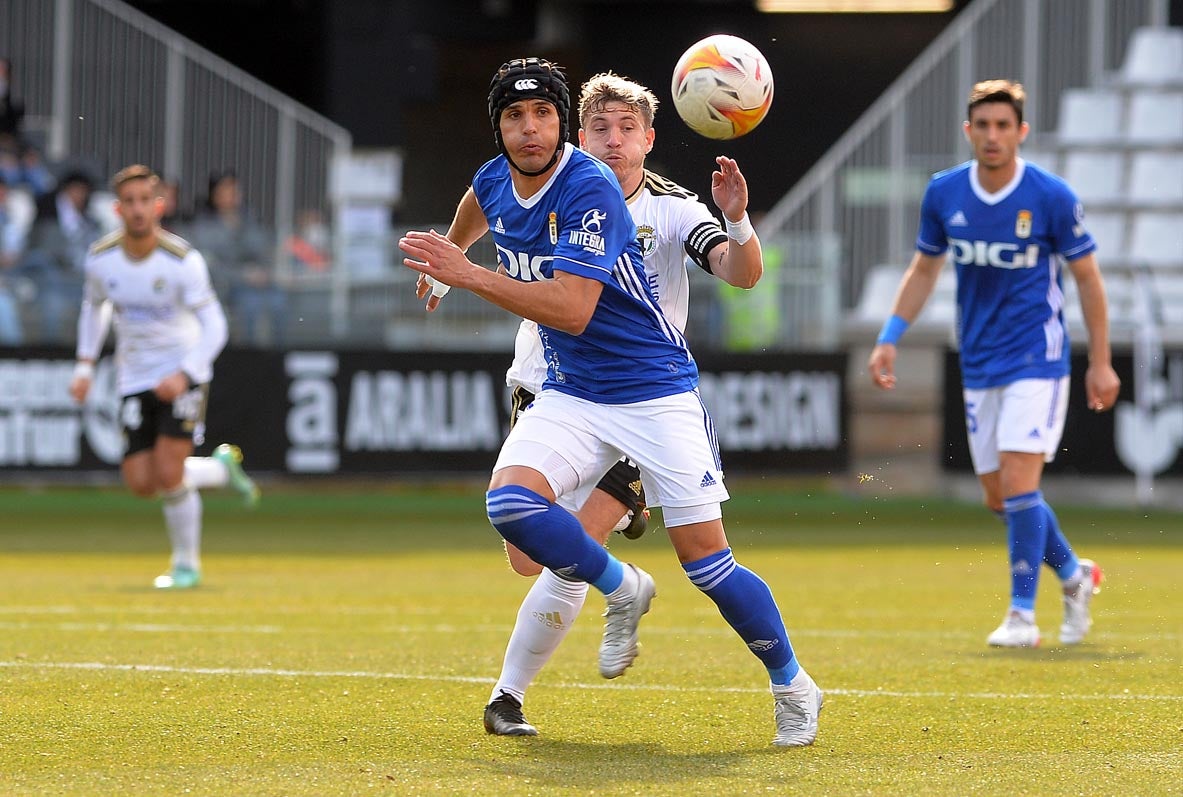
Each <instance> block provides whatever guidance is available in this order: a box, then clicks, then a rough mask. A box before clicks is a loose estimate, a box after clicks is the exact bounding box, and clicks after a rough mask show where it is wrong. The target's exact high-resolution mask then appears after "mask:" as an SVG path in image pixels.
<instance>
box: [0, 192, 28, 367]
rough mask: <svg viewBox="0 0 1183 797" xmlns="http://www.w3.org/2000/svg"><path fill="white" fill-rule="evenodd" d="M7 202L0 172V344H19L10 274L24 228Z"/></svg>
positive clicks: (22, 242) (17, 312)
mask: <svg viewBox="0 0 1183 797" xmlns="http://www.w3.org/2000/svg"><path fill="white" fill-rule="evenodd" d="M8 202H9V190H8V185H7V184H6V183H5V182H4V177H3V176H2V175H0V346H19V345H21V344H22V343H23V342H24V339H25V336H24V332H23V331H22V329H21V318H20V306H19V305H18V302H17V296H16V291H15V280H14V279H13V276H14V274H15V270H16V265H17V263H18V262H19V260H20V256H21V252H22V251H23V250H24V245H25V240H24V239H25V231H24V230H23V229H21V226H20V224H19V222H18V220H17V219H16V218H15V217H14V215H13V214H12V213H11V212H10V211H9V208H8Z"/></svg>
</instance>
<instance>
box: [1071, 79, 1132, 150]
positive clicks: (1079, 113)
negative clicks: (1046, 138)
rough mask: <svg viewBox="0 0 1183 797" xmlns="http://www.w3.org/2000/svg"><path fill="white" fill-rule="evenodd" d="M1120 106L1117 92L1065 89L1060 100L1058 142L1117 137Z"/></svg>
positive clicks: (1094, 140)
mask: <svg viewBox="0 0 1183 797" xmlns="http://www.w3.org/2000/svg"><path fill="white" fill-rule="evenodd" d="M1123 106H1124V101H1123V99H1122V95H1121V93H1120V92H1117V91H1109V90H1106V89H1068V90H1067V91H1065V92H1064V94H1063V96H1062V97H1061V100H1060V128H1059V139H1060V141H1061V142H1062V143H1065V144H1094V143H1105V142H1112V141H1117V140H1120V139H1121V137H1122V129H1121V120H1122V118H1123V116H1122V110H1123Z"/></svg>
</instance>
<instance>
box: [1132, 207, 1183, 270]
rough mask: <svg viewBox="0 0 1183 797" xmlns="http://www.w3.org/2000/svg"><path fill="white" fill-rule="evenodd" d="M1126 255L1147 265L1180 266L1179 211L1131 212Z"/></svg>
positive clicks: (1182, 217) (1182, 219)
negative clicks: (1132, 220)
mask: <svg viewBox="0 0 1183 797" xmlns="http://www.w3.org/2000/svg"><path fill="white" fill-rule="evenodd" d="M1130 258H1131V259H1133V261H1134V262H1135V263H1138V264H1147V265H1150V266H1183V211H1181V212H1162V211H1141V212H1138V213H1135V214H1134V223H1133V225H1132V228H1131V232H1130Z"/></svg>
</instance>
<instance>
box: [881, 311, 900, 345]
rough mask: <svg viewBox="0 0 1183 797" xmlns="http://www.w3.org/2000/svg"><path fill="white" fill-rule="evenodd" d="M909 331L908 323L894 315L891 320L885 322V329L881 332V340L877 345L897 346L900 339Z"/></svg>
mask: <svg viewBox="0 0 1183 797" xmlns="http://www.w3.org/2000/svg"><path fill="white" fill-rule="evenodd" d="M907 330H908V322H907V321H905V320H904V319H902V318H900V317H899V316H898V315H893V316H892V317H891V318H889V319H887V320H886V321H884V322H883V329H881V330H880V331H879V339H878V340H876V341H875V342H876V343H890V344H891V345H893V346H894V345H895V344H897V343H899V342H900V338H902V337H903V336H904V333H905V332H906V331H907Z"/></svg>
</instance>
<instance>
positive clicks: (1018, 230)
mask: <svg viewBox="0 0 1183 797" xmlns="http://www.w3.org/2000/svg"><path fill="white" fill-rule="evenodd" d="M1015 236H1016V237H1018V238H1030V237H1031V211H1029V210H1020V211H1019V215H1017V216H1015Z"/></svg>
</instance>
